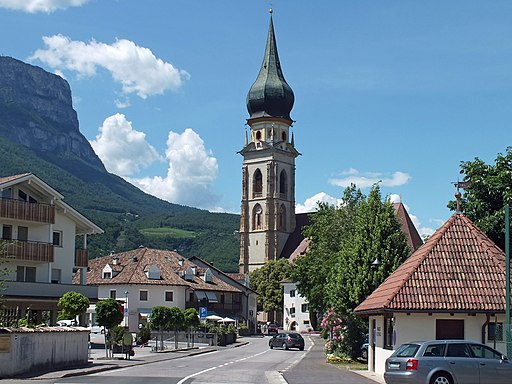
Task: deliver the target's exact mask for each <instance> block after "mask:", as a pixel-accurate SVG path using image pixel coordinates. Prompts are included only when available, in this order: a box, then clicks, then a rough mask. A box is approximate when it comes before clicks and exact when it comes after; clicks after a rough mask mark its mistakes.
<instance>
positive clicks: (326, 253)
mask: <svg viewBox="0 0 512 384" xmlns="http://www.w3.org/2000/svg"><path fill="white" fill-rule="evenodd" d="M362 199H363V194H362V193H361V191H360V190H359V189H356V186H355V185H353V184H352V185H351V186H350V187H348V188H347V189H346V190H345V191H344V193H343V198H342V203H341V204H340V205H339V206H334V205H329V204H326V203H319V204H318V209H317V211H316V212H314V213H311V214H310V224H309V225H308V226H306V227H305V228H304V230H303V234H304V236H305V237H307V238H308V239H309V249H308V251H307V253H306V254H305V255H303V256H300V257H299V258H297V260H296V262H295V265H294V267H293V273H292V279H293V280H294V281H296V282H297V290H298V291H299V293H300V294H301V295H302V296H304V297H306V298H307V299H308V302H309V309H310V323H311V325H312V327H313V328H314V329H317V314H321V313H323V312H325V311H326V309H327V308H328V303H327V301H326V300H327V296H326V295H325V291H326V285H327V283H328V279H326V277H327V276H329V274H330V273H331V270H332V268H333V265H334V262H335V259H336V255H337V254H338V253H339V252H340V251H341V248H342V245H343V243H344V239H346V238H348V237H350V236H351V233H352V232H353V231H354V225H353V221H354V217H355V214H356V210H357V207H358V205H359V204H360V202H361V200H362Z"/></svg>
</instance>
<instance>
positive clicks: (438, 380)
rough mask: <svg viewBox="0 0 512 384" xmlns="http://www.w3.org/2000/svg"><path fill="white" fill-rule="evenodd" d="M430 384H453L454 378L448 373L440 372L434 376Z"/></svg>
mask: <svg viewBox="0 0 512 384" xmlns="http://www.w3.org/2000/svg"><path fill="white" fill-rule="evenodd" d="M430 384H453V380H452V377H451V376H450V375H449V374H448V373H446V372H439V373H436V374H435V375H434V376H432V379H430Z"/></svg>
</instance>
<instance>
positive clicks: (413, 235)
mask: <svg viewBox="0 0 512 384" xmlns="http://www.w3.org/2000/svg"><path fill="white" fill-rule="evenodd" d="M393 208H394V209H395V214H396V217H397V219H398V221H399V222H400V224H401V225H402V232H403V233H404V234H405V237H406V238H407V245H408V246H409V248H410V249H411V252H414V251H415V250H417V249H418V248H419V247H421V246H422V245H423V240H422V239H421V236H420V234H419V233H418V231H417V229H416V227H415V226H414V223H413V222H412V220H411V217H410V216H409V214H408V213H407V210H406V209H405V206H404V205H403V204H402V203H393Z"/></svg>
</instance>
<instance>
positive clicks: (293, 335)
mask: <svg viewBox="0 0 512 384" xmlns="http://www.w3.org/2000/svg"><path fill="white" fill-rule="evenodd" d="M288 336H290V337H291V338H292V339H300V338H301V336H300V335H299V334H298V333H290V334H289V335H288Z"/></svg>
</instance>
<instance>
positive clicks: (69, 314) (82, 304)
mask: <svg viewBox="0 0 512 384" xmlns="http://www.w3.org/2000/svg"><path fill="white" fill-rule="evenodd" d="M57 308H58V309H59V316H58V317H59V320H64V319H76V318H77V317H78V324H79V325H82V320H83V319H82V316H81V315H83V314H84V313H85V312H86V311H87V308H89V299H88V298H87V297H85V296H84V295H82V294H81V293H78V292H75V291H69V292H66V293H65V294H64V295H63V296H62V297H61V298H60V299H59V301H58V302H57Z"/></svg>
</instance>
